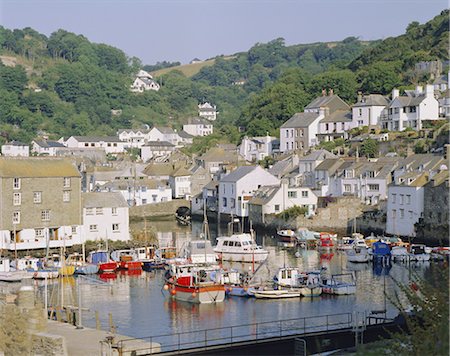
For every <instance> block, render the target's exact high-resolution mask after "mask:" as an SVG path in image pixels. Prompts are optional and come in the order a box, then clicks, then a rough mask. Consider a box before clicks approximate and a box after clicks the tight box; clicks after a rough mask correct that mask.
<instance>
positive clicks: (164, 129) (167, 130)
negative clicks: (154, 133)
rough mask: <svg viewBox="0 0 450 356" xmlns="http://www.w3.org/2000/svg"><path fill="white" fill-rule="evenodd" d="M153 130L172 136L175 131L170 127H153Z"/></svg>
mask: <svg viewBox="0 0 450 356" xmlns="http://www.w3.org/2000/svg"><path fill="white" fill-rule="evenodd" d="M154 128H155V129H157V130H158V131H160V132H162V133H163V134H174V133H175V131H174V130H173V129H172V128H171V127H167V126H155V127H154Z"/></svg>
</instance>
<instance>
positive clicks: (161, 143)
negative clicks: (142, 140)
mask: <svg viewBox="0 0 450 356" xmlns="http://www.w3.org/2000/svg"><path fill="white" fill-rule="evenodd" d="M144 146H148V147H167V148H169V147H173V148H175V145H174V144H173V143H170V142H167V141H148V142H147V143H146V144H145V145H144Z"/></svg>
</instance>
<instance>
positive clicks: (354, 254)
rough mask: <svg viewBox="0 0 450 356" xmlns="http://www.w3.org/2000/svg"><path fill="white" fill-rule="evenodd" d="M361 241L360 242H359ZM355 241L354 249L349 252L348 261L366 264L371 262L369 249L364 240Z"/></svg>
mask: <svg viewBox="0 0 450 356" xmlns="http://www.w3.org/2000/svg"><path fill="white" fill-rule="evenodd" d="M359 241H360V242H359ZM359 241H354V243H353V246H352V249H351V250H347V251H346V252H347V261H348V262H354V263H366V262H369V260H370V254H369V248H368V247H367V245H366V243H365V242H364V240H359Z"/></svg>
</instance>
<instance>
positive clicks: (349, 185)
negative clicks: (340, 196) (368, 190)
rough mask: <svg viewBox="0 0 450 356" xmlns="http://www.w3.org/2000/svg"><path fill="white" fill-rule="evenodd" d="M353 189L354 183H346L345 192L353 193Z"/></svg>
mask: <svg viewBox="0 0 450 356" xmlns="http://www.w3.org/2000/svg"><path fill="white" fill-rule="evenodd" d="M351 191H352V185H351V184H344V192H345V193H351Z"/></svg>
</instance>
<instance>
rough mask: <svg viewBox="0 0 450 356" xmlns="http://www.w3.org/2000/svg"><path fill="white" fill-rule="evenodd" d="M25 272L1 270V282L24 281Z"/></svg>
mask: <svg viewBox="0 0 450 356" xmlns="http://www.w3.org/2000/svg"><path fill="white" fill-rule="evenodd" d="M22 279H23V274H22V273H16V272H0V282H9V283H13V282H22Z"/></svg>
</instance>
